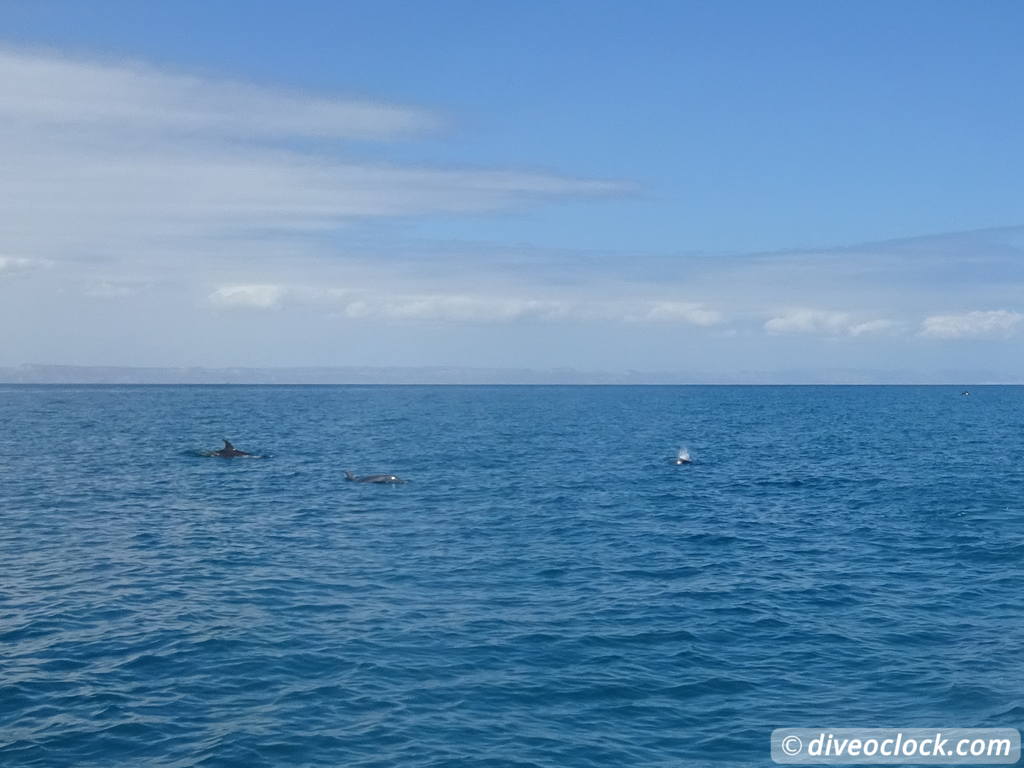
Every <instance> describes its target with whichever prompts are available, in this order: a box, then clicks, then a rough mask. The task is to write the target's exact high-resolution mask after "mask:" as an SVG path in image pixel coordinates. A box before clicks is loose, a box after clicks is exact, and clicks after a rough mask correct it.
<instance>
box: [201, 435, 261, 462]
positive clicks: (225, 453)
mask: <svg viewBox="0 0 1024 768" xmlns="http://www.w3.org/2000/svg"><path fill="white" fill-rule="evenodd" d="M223 440H224V447H223V448H221V449H220V450H219V451H213V452H211V453H210V455H211V456H217V457H218V458H221V459H234V458H236V457H238V456H252V454H251V453H248V452H246V451H240V450H238V449H237V448H235V446H233V445H232V444H231V441H230V440H228V439H227V438H226V437H225V438H223Z"/></svg>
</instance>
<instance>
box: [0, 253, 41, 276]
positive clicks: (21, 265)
mask: <svg viewBox="0 0 1024 768" xmlns="http://www.w3.org/2000/svg"><path fill="white" fill-rule="evenodd" d="M36 266H38V263H37V262H36V261H35V260H33V259H25V258H22V257H20V256H0V274H2V273H4V272H27V271H28V270H30V269H32V268H33V267H36Z"/></svg>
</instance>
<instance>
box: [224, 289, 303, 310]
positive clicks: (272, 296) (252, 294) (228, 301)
mask: <svg viewBox="0 0 1024 768" xmlns="http://www.w3.org/2000/svg"><path fill="white" fill-rule="evenodd" d="M284 294H285V289H284V288H282V287H281V286H279V285H228V286H224V287H221V288H218V289H217V290H215V291H214V292H213V293H211V294H210V301H211V302H213V303H214V304H215V305H217V306H221V307H229V308H252V309H272V308H274V307H276V306H278V304H279V303H280V301H281V299H282V297H283V296H284Z"/></svg>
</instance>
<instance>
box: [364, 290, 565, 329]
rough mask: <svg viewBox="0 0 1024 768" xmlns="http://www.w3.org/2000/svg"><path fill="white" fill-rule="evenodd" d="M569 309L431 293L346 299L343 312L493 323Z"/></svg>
mask: <svg viewBox="0 0 1024 768" xmlns="http://www.w3.org/2000/svg"><path fill="white" fill-rule="evenodd" d="M570 309H571V307H570V306H569V305H567V304H565V303H563V302H557V301H538V300H532V299H507V298H487V297H479V296H445V295H434V296H399V297H388V298H382V299H381V298H378V299H360V300H356V301H352V302H349V303H348V304H347V305H346V306H345V309H344V314H345V315H346V316H347V317H350V318H384V319H388V320H415V321H440V322H457V323H458V322H462V323H464V322H470V323H473V322H484V323H493V322H509V321H513V320H525V319H545V320H550V319H555V318H560V317H565V316H567V315H568V313H569V311H570Z"/></svg>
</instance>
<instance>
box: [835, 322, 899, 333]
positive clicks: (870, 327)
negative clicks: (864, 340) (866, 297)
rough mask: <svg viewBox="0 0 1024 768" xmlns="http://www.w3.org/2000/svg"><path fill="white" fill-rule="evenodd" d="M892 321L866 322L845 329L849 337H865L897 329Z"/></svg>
mask: <svg viewBox="0 0 1024 768" xmlns="http://www.w3.org/2000/svg"><path fill="white" fill-rule="evenodd" d="M897 325H898V324H897V323H895V322H893V321H892V320H867V321H865V322H863V323H855V324H854V325H851V326H849V328H847V329H846V332H847V333H849V334H850V335H851V336H865V335H867V334H872V333H884V332H885V331H890V330H893V329H894V328H896V327H897Z"/></svg>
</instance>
